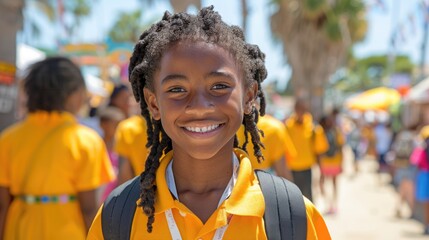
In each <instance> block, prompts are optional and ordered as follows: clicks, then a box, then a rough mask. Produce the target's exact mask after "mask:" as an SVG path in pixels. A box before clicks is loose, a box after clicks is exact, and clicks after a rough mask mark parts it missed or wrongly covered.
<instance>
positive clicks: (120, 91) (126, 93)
mask: <svg viewBox="0 0 429 240" xmlns="http://www.w3.org/2000/svg"><path fill="white" fill-rule="evenodd" d="M131 100H132V99H131V90H130V88H129V87H128V86H127V85H125V84H119V85H116V86H115V87H114V88H113V91H112V93H111V94H110V97H109V102H108V104H107V106H109V107H116V108H118V109H119V110H121V111H122V113H123V114H124V115H125V117H126V118H128V117H130V116H131V114H130V111H131Z"/></svg>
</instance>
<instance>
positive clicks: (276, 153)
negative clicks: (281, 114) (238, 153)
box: [237, 115, 296, 169]
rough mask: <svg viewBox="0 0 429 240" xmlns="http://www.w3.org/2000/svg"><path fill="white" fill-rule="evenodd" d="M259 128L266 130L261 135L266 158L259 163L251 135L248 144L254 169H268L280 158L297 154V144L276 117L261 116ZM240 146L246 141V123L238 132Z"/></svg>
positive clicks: (263, 152)
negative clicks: (254, 152) (294, 143)
mask: <svg viewBox="0 0 429 240" xmlns="http://www.w3.org/2000/svg"><path fill="white" fill-rule="evenodd" d="M257 126H258V128H259V129H260V130H262V131H263V132H264V137H262V136H261V142H262V143H263V144H264V146H265V149H262V154H263V156H264V158H265V160H264V161H263V162H261V163H258V160H257V159H256V157H255V155H254V154H253V143H252V141H251V137H250V136H249V143H248V144H247V152H248V153H249V159H250V162H251V163H252V166H253V168H254V169H267V168H270V167H272V166H273V164H274V163H275V162H277V161H278V160H280V159H281V158H282V157H283V156H285V155H286V158H289V157H291V156H295V155H296V150H295V146H294V145H293V142H292V140H291V138H290V136H289V134H288V132H286V129H285V126H284V124H283V123H282V122H281V121H280V120H277V119H276V118H274V117H272V116H270V115H265V116H263V117H260V118H259V121H258V124H257ZM237 137H238V142H239V146H240V147H241V145H242V144H243V143H244V140H245V138H244V125H241V127H240V129H239V130H238V132H237Z"/></svg>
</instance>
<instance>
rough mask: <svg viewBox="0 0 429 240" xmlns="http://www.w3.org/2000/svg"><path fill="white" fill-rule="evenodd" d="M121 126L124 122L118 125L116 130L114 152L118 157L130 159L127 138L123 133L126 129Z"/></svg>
mask: <svg viewBox="0 0 429 240" xmlns="http://www.w3.org/2000/svg"><path fill="white" fill-rule="evenodd" d="M123 124H124V122H122V123H120V124H119V126H118V128H117V129H116V133H115V145H114V151H115V152H116V153H117V154H118V155H120V156H122V157H125V158H127V159H130V156H129V154H130V151H129V150H128V146H129V144H128V143H127V136H126V131H125V129H126V128H125V127H124V125H123Z"/></svg>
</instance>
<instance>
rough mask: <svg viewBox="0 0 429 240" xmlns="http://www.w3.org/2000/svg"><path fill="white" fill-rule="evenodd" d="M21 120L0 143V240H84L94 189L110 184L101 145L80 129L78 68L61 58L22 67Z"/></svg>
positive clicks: (81, 86) (81, 101)
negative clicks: (23, 108)
mask: <svg viewBox="0 0 429 240" xmlns="http://www.w3.org/2000/svg"><path fill="white" fill-rule="evenodd" d="M23 83H24V89H25V93H26V95H27V97H28V101H27V103H26V107H27V109H28V115H27V116H26V118H25V119H24V120H23V121H22V122H18V123H16V124H14V125H12V126H10V127H9V128H7V129H5V130H4V131H3V132H2V133H1V135H0V166H1V167H0V239H5V240H23V239H70V240H71V239H73V240H79V239H82V240H83V239H85V236H86V234H87V231H88V229H89V226H90V224H91V222H92V219H93V218H94V216H95V214H96V212H97V208H98V206H99V205H98V201H97V198H96V195H97V194H96V192H97V191H98V189H99V187H100V186H102V185H104V184H106V183H109V182H110V181H112V180H114V177H115V175H114V172H113V169H112V166H111V164H110V160H109V157H108V155H107V151H106V147H105V145H104V142H103V140H102V139H101V138H100V137H99V136H98V134H97V133H96V132H95V131H93V130H92V129H89V128H87V127H84V126H82V125H80V124H79V123H78V121H77V118H76V116H75V115H76V114H77V113H78V111H79V109H80V108H81V107H82V105H83V104H84V103H85V101H86V99H87V95H86V88H85V81H84V79H83V76H82V74H81V72H80V70H79V67H78V66H76V65H75V64H74V63H72V62H71V61H70V60H69V59H67V58H63V57H52V58H47V59H45V60H43V61H40V62H37V63H35V64H33V65H32V66H30V68H29V72H28V75H27V76H26V77H25V78H24V80H23Z"/></svg>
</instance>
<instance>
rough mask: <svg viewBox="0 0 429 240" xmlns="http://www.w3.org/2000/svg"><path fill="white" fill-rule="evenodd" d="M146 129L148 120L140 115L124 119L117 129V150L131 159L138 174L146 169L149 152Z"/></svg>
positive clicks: (135, 172)
mask: <svg viewBox="0 0 429 240" xmlns="http://www.w3.org/2000/svg"><path fill="white" fill-rule="evenodd" d="M146 131H147V127H146V120H145V119H144V118H143V117H142V116H140V115H137V116H132V117H130V118H128V119H125V120H123V121H122V122H120V123H119V125H118V128H117V129H116V135H115V147H114V149H115V152H116V153H118V154H119V155H120V156H122V157H125V158H127V159H128V160H129V161H130V163H131V166H132V167H133V170H134V174H135V175H136V176H137V175H140V173H142V172H143V171H144V169H145V162H146V158H147V156H148V154H149V150H148V149H147V148H146V143H147V133H146Z"/></svg>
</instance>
